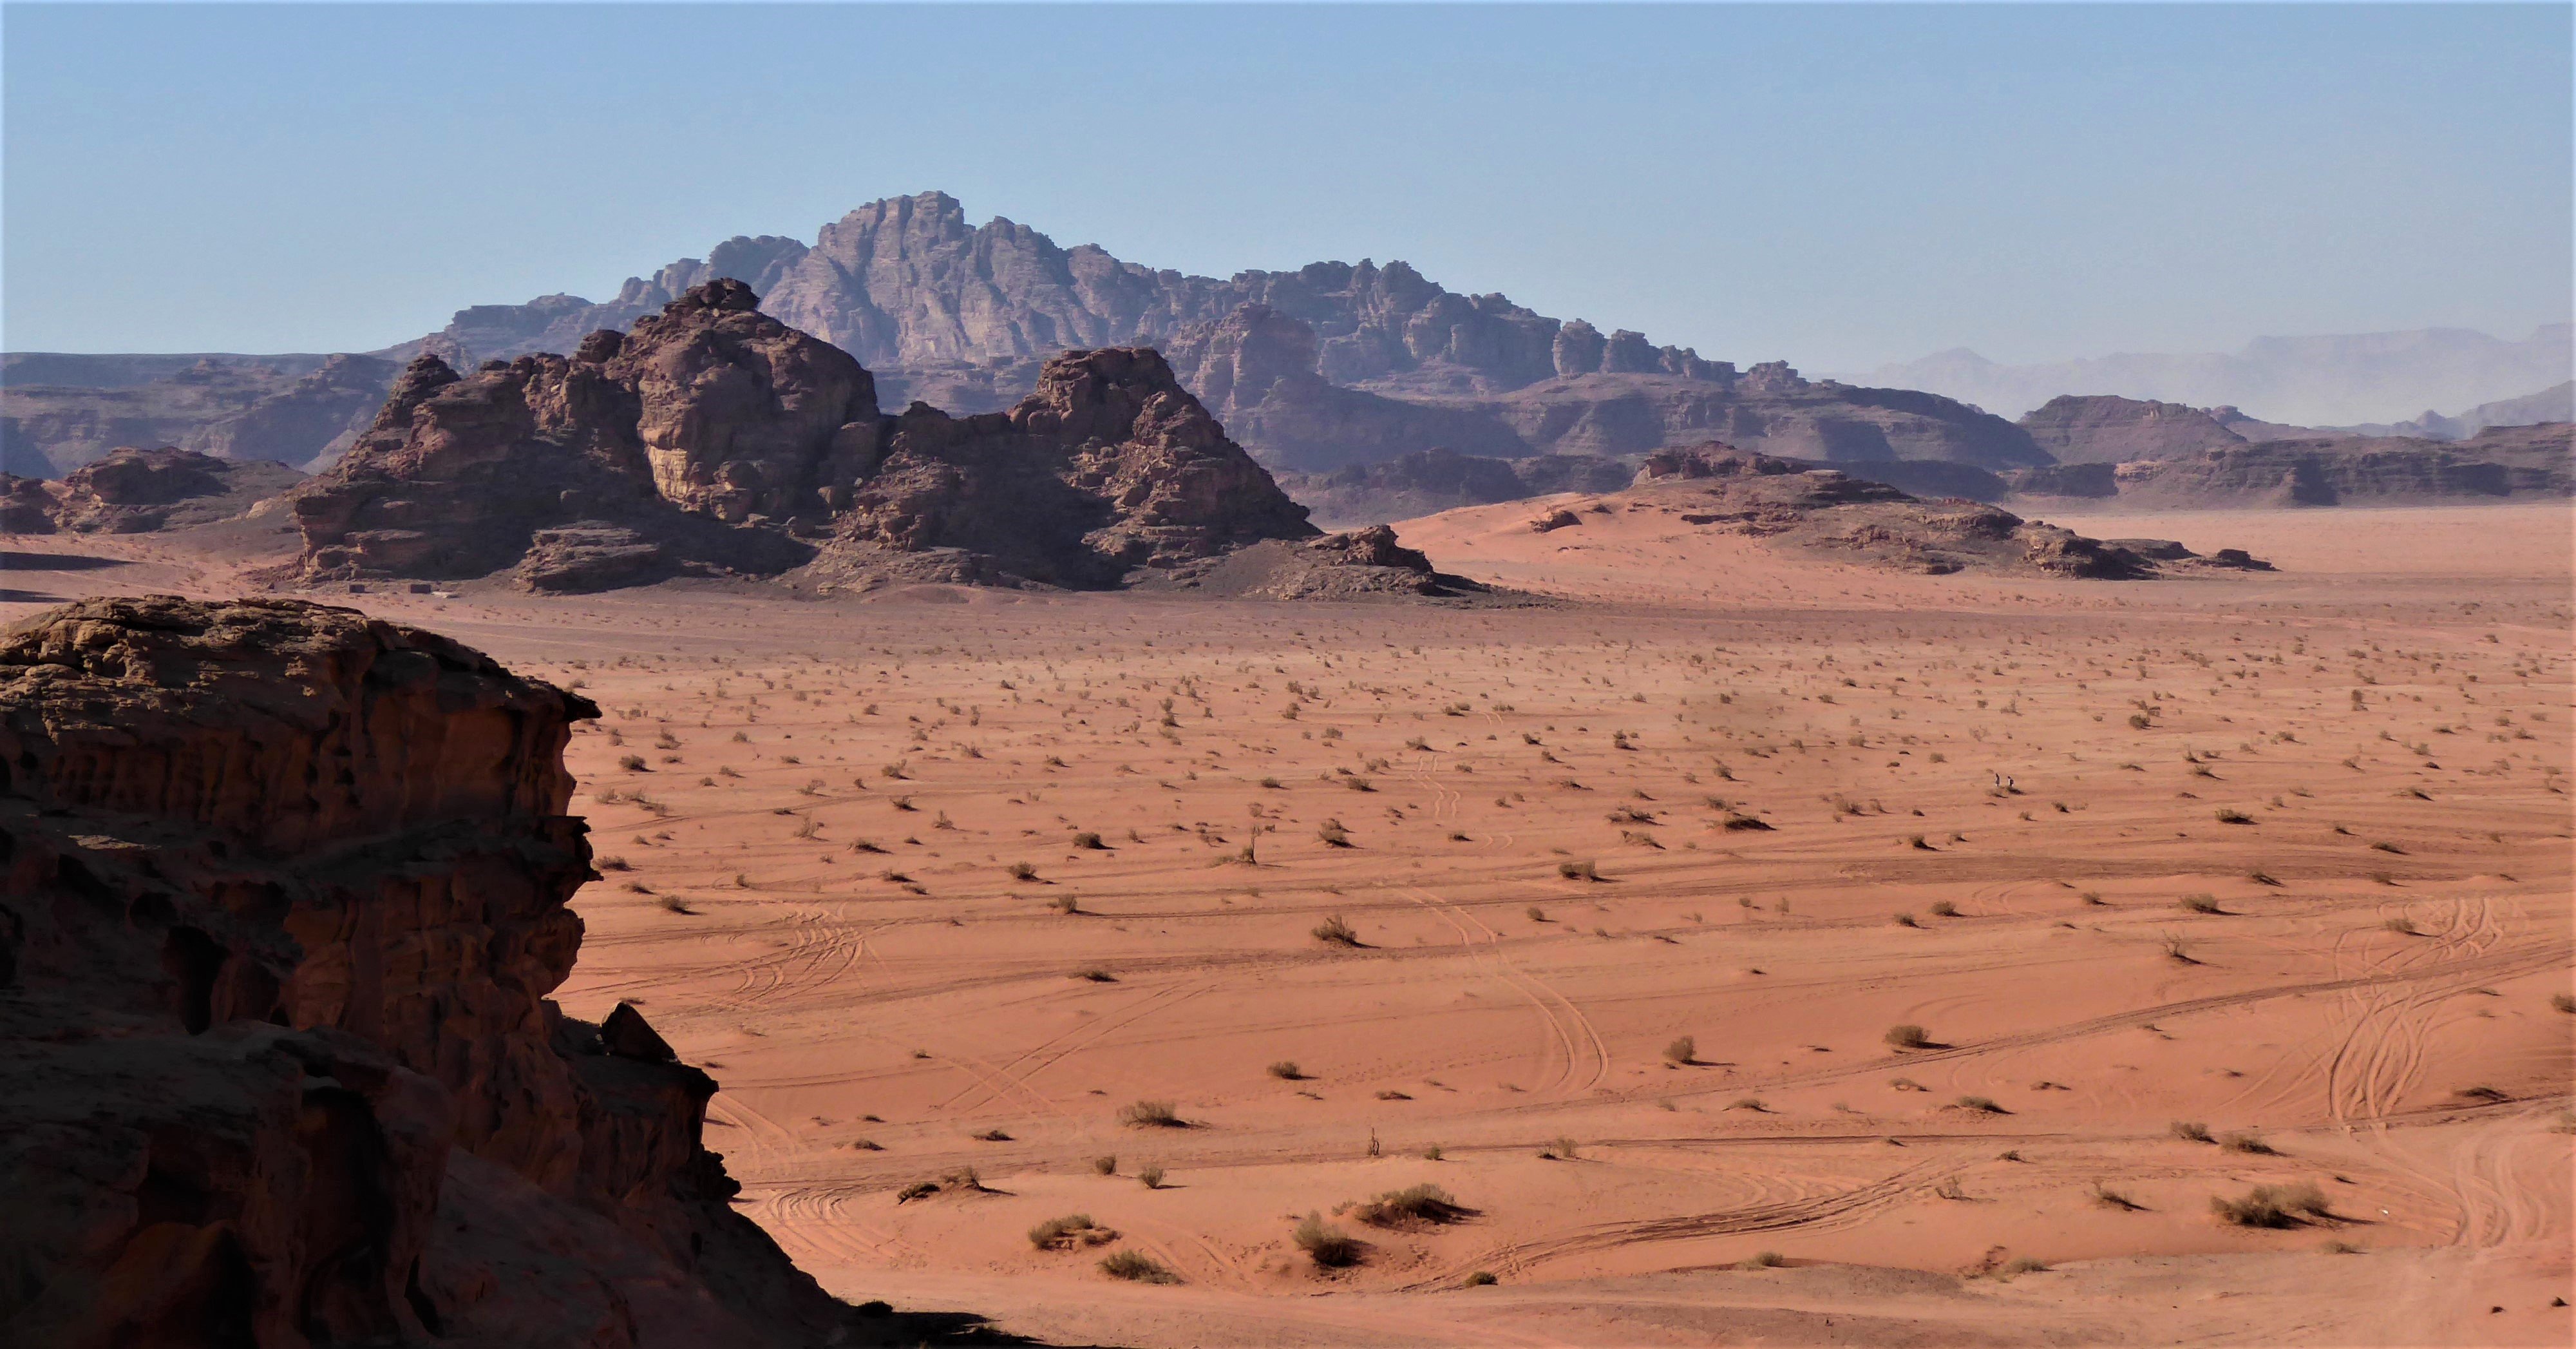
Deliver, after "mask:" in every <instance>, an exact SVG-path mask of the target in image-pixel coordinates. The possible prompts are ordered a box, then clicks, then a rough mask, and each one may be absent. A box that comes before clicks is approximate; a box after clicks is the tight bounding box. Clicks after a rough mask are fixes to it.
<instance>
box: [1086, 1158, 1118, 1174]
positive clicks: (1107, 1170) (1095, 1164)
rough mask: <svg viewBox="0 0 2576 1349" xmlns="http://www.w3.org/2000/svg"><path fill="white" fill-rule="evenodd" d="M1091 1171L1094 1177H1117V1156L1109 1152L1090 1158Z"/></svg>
mask: <svg viewBox="0 0 2576 1349" xmlns="http://www.w3.org/2000/svg"><path fill="white" fill-rule="evenodd" d="M1091 1170H1092V1174H1094V1175H1101V1176H1114V1175H1117V1174H1118V1154H1117V1153H1114V1152H1109V1153H1103V1154H1101V1155H1100V1156H1097V1157H1094V1158H1092V1159H1091Z"/></svg>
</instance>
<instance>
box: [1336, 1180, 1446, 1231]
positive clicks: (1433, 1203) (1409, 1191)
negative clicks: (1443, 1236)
mask: <svg viewBox="0 0 2576 1349" xmlns="http://www.w3.org/2000/svg"><path fill="white" fill-rule="evenodd" d="M1467 1215H1468V1210H1467V1209H1465V1208H1463V1207H1461V1206H1460V1205H1459V1203H1458V1201H1457V1200H1456V1199H1455V1198H1453V1197H1451V1195H1450V1193H1449V1192H1448V1191H1447V1190H1444V1189H1441V1188H1440V1187H1439V1186H1437V1185H1428V1184H1425V1185H1408V1186H1406V1187H1405V1188H1403V1189H1401V1190H1388V1191H1387V1192H1385V1193H1384V1194H1381V1195H1379V1196H1378V1197H1377V1198H1375V1199H1370V1200H1366V1201H1364V1202H1361V1203H1358V1204H1354V1205H1352V1206H1351V1216H1352V1217H1353V1218H1356V1219H1358V1220H1359V1221H1361V1222H1364V1223H1367V1224H1368V1225H1369V1226H1371V1227H1402V1226H1405V1225H1406V1224H1408V1223H1454V1222H1457V1221H1458V1220H1459V1219H1461V1218H1464V1217H1466V1216H1467Z"/></svg>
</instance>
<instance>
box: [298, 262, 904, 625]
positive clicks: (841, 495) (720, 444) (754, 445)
mask: <svg viewBox="0 0 2576 1349" xmlns="http://www.w3.org/2000/svg"><path fill="white" fill-rule="evenodd" d="M882 429H883V427H882V425H881V419H880V417H879V415H878V412H877V406H876V390H875V384H874V382H873V381H872V380H871V379H870V378H869V377H868V372H867V371H865V370H863V369H861V368H860V367H859V364H858V362H856V361H853V360H851V359H850V358H849V356H848V355H847V354H846V353H844V352H842V351H840V350H838V349H836V348H834V347H832V346H830V345H828V344H825V343H822V342H817V341H815V340H814V339H812V338H810V337H807V336H806V335H804V334H802V333H799V332H797V331H796V330H794V329H792V328H789V327H787V326H786V325H784V324H782V323H780V322H778V321H777V320H776V319H772V318H770V317H768V316H767V315H764V314H762V313H760V312H759V311H758V308H757V300H756V298H755V297H754V296H753V295H752V293H751V290H750V288H749V287H746V286H744V285H742V284H741V283H739V282H733V281H717V282H710V283H708V284H707V285H704V286H700V287H698V288H697V289H694V290H692V291H690V292H689V293H688V294H687V295H684V296H682V297H680V298H679V299H677V300H674V301H672V302H671V303H670V304H669V305H667V306H665V307H664V309H663V311H662V312H661V313H660V314H658V315H655V316H652V317H649V318H645V319H642V320H639V321H637V323H636V325H635V330H634V332H633V333H632V334H625V333H617V332H612V331H602V332H597V333H593V334H591V335H590V336H589V337H586V338H584V339H582V341H581V343H580V344H579V345H578V346H577V347H576V348H575V350H574V354H573V355H572V356H570V357H564V356H556V355H538V356H522V357H520V358H518V359H517V360H514V361H508V362H502V361H491V362H486V363H485V364H484V365H483V366H482V367H480V368H479V369H477V370H475V371H474V372H472V373H471V374H466V375H460V374H458V373H457V372H456V371H454V370H452V369H450V368H449V367H448V365H447V364H446V363H445V362H444V361H442V360H440V359H439V358H437V357H436V356H428V355H424V356H421V357H419V358H417V359H415V360H414V361H413V362H412V364H411V365H410V367H409V368H408V369H406V370H405V371H404V372H403V374H402V377H401V378H400V379H399V380H397V381H396V383H395V385H394V388H393V392H392V396H391V397H390V398H389V399H388V400H387V401H386V403H385V405H384V407H383V409H382V410H381V411H380V412H378V414H377V416H376V418H375V420H374V423H373V424H372V425H371V426H370V427H369V429H368V431H367V433H366V434H365V435H363V436H361V437H359V439H358V442H357V444H356V445H355V446H353V447H352V448H351V449H350V451H349V453H348V454H347V455H345V456H344V457H343V458H342V459H341V460H340V462H338V463H337V464H334V465H333V466H332V467H331V469H330V470H329V471H328V472H326V473H324V474H322V475H320V476H319V477H317V478H315V479H314V481H313V482H312V483H310V484H308V485H307V486H306V487H304V488H303V489H302V490H300V491H299V492H298V493H297V495H296V503H295V510H296V517H297V522H298V524H299V526H300V527H301V528H302V530H303V534H304V553H303V557H302V559H301V561H300V563H299V573H300V575H301V576H302V577H303V578H304V579H306V580H308V581H324V580H363V579H368V578H373V577H392V576H416V577H431V578H462V577H474V576H482V575H486V574H489V573H491V572H493V571H496V570H499V569H501V568H505V567H509V566H512V565H515V564H517V563H519V562H520V561H521V560H522V559H523V558H525V557H526V556H527V555H528V553H529V550H530V548H531V547H532V546H533V545H536V543H537V537H536V536H537V533H538V531H540V530H542V529H546V528H548V527H553V526H571V525H586V526H590V527H592V528H594V529H600V530H622V531H624V533H626V534H627V535H631V536H632V537H633V538H634V539H635V540H637V541H639V542H640V543H642V544H643V545H645V546H646V548H647V549H648V550H649V553H650V556H649V559H647V561H646V562H645V564H644V565H640V566H632V567H621V568H615V569H612V572H611V573H610V574H613V575H614V576H615V577H617V578H618V579H622V580H639V579H652V578H653V577H654V576H657V575H659V574H666V573H670V572H680V571H686V572H695V573H701V574H723V573H728V572H734V571H748V572H755V573H758V572H776V571H779V570H783V569H784V568H786V567H789V566H793V565H796V564H797V563H799V562H802V561H804V560H805V559H806V558H807V557H808V556H810V554H811V550H810V548H807V547H805V546H803V545H801V544H799V543H798V542H797V541H796V537H795V536H796V535H797V534H798V533H800V532H812V531H818V530H819V529H820V522H821V521H822V520H823V519H825V518H826V517H827V516H829V514H830V513H831V512H832V511H833V510H834V509H835V508H836V506H838V505H841V504H845V503H846V502H847V501H848V500H849V499H850V495H851V493H852V490H853V489H854V487H855V486H856V484H857V482H858V480H859V479H860V478H861V476H863V475H864V474H865V473H866V472H867V471H868V470H869V469H870V468H872V467H873V466H874V463H875V459H876V454H877V449H878V437H879V435H880V434H881V432H882ZM769 525H774V526H775V527H774V528H764V527H763V526H769ZM629 556H630V557H634V556H641V555H640V554H630V555H629ZM539 572H540V574H541V575H542V576H544V577H548V578H552V579H551V581H549V582H548V583H547V588H556V589H565V588H577V586H578V578H579V577H581V576H584V575H596V574H599V573H598V572H597V571H596V570H595V569H592V570H588V571H585V570H584V569H582V568H572V569H564V568H554V569H551V570H549V569H547V568H545V567H542V566H541V567H540V568H539Z"/></svg>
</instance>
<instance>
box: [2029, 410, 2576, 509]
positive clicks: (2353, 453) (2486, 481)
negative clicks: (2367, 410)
mask: <svg viewBox="0 0 2576 1349" xmlns="http://www.w3.org/2000/svg"><path fill="white" fill-rule="evenodd" d="M2570 432H2571V428H2570V427H2569V425H2568V424H2567V423H2564V422H2560V423H2556V424H2552V425H2542V426H2514V427H2490V428H2488V429H2487V430H2485V431H2482V432H2480V433H2479V434H2478V435H2476V436H2474V437H2472V438H2470V439H2468V440H2464V441H2457V442H2448V441H2433V440H2412V439H2402V438H2397V437H2360V436H2336V437H2320V438H2305V439H2302V438H2283V439H2277V440H2265V441H2261V442H2258V443H2255V444H2247V445H2235V446H2228V447H2224V448H2219V449H2211V450H2204V451H2201V452H2200V453H2198V454H2193V455H2188V456H2184V457H2180V458H2171V459H2157V460H2135V461H2130V462H2125V463H2119V464H2108V463H2092V464H2067V465H2060V466H2055V467H2050V468H2042V469H2032V470H2026V471H2023V472H2018V473H2013V474H2009V475H2007V480H2008V481H2009V482H2010V484H2011V485H2012V488H2013V491H2014V492H2015V493H2016V494H2018V495H2021V496H2026V497H2074V498H2085V499H2092V500H2102V499H2110V498H2116V499H2118V500H2119V501H2120V502H2121V503H2122V504H2123V505H2133V506H2141V507H2159V508H2171V509H2207V508H2213V507H2215V508H2237V507H2245V508H2255V507H2284V506H2347V505H2369V506H2400V505H2430V504H2435V503H2439V502H2445V501H2476V500H2501V499H2507V498H2518V497H2521V498H2564V497H2567V496H2570V495H2576V462H2571V454H2570V440H2571V435H2570Z"/></svg>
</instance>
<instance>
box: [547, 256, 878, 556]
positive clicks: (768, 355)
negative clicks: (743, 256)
mask: <svg viewBox="0 0 2576 1349" xmlns="http://www.w3.org/2000/svg"><path fill="white" fill-rule="evenodd" d="M594 340H595V343H596V345H592V344H588V343H586V344H585V347H584V350H585V351H586V352H597V351H607V350H609V349H611V348H613V354H610V355H609V356H608V357H607V361H606V371H607V374H608V377H609V378H610V379H612V380H615V381H616V382H617V383H619V384H620V385H622V386H625V387H629V388H632V389H633V390H634V394H635V399H636V403H637V419H636V426H635V434H636V437H637V439H638V440H640V441H641V442H642V444H643V448H644V458H645V462H646V463H647V464H648V465H649V466H650V467H651V469H652V474H653V486H654V488H655V489H656V490H657V491H658V492H660V494H661V496H662V499H663V500H665V501H668V502H670V503H672V504H673V505H676V506H678V507H680V508H682V509H683V510H693V511H701V512H704V513H706V514H709V515H712V516H714V517H716V518H717V519H719V520H723V521H726V522H728V523H735V522H739V521H742V520H745V519H748V518H750V517H751V516H753V515H770V516H775V517H778V518H781V519H785V518H790V517H795V516H818V515H821V514H823V513H825V512H826V511H828V510H830V509H831V508H832V507H833V506H835V505H838V504H840V502H841V501H842V500H845V499H846V495H845V494H846V493H847V492H848V490H849V488H850V486H851V484H853V483H854V482H855V481H856V480H857V479H858V478H859V477H860V475H862V474H864V473H866V472H867V471H868V470H869V469H870V468H872V467H874V466H875V461H876V450H877V392H876V381H875V380H873V379H871V378H870V377H869V375H868V372H867V371H865V370H863V369H861V368H859V363H858V362H857V361H855V360H852V359H851V358H850V356H849V354H848V353H846V352H844V351H842V350H841V349H840V348H838V347H835V346H832V345H830V344H829V343H825V342H818V341H816V340H814V339H813V338H811V337H808V336H806V335H805V334H803V333H801V332H798V331H796V330H795V329H793V328H790V327H788V326H787V325H786V324H783V323H781V322H779V321H778V320H776V319H773V318H771V317H769V316H768V315H766V314H763V313H761V312H760V299H759V297H758V296H756V295H754V294H753V293H752V290H751V287H749V286H746V285H744V284H743V283H741V282H739V281H727V280H718V281H711V282H708V283H706V284H704V285H700V286H697V287H695V288H693V289H691V290H690V291H689V292H688V293H686V294H684V295H682V296H681V297H680V298H678V299H676V300H674V301H672V302H671V303H670V304H669V305H668V306H666V307H664V309H663V310H662V312H661V313H659V314H656V315H653V316H651V317H648V318H643V319H639V320H637V321H636V323H635V327H634V329H633V330H632V331H631V332H629V333H628V334H626V335H625V336H624V338H623V339H621V340H619V341H616V342H614V343H612V342H609V341H608V340H607V339H606V338H605V337H599V338H596V339H594Z"/></svg>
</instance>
